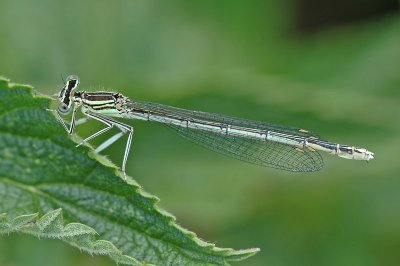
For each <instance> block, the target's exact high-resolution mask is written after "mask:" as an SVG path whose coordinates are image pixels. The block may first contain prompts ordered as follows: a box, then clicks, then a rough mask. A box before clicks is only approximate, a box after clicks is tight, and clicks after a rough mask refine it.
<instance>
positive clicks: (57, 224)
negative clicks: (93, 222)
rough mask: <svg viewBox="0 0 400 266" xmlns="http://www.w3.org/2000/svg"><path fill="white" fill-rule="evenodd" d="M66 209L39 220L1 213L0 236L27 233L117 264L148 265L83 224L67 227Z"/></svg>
mask: <svg viewBox="0 0 400 266" xmlns="http://www.w3.org/2000/svg"><path fill="white" fill-rule="evenodd" d="M63 220H64V219H63V213H62V209H56V210H52V211H49V212H48V213H46V214H44V215H42V216H41V217H40V218H39V215H38V214H37V213H33V214H27V215H20V216H17V217H15V218H13V219H9V218H8V217H7V215H6V214H0V235H5V234H7V235H9V234H11V233H16V232H19V233H25V234H30V235H33V236H36V237H38V238H51V239H58V240H62V241H64V242H66V243H68V244H70V245H72V246H74V247H77V248H79V249H80V250H82V251H84V252H87V253H89V254H91V255H104V256H108V257H110V258H111V259H112V260H114V261H115V262H116V263H117V264H122V265H134V266H137V265H146V264H143V263H141V262H139V261H138V260H137V259H135V258H133V257H130V256H127V255H124V254H123V253H122V251H121V250H119V249H118V248H117V247H116V246H115V245H114V244H112V243H111V242H110V241H107V240H101V239H100V240H98V239H96V237H97V235H98V234H97V232H96V231H95V230H94V229H93V228H91V227H90V226H87V225H85V224H81V223H69V224H66V225H64V224H63Z"/></svg>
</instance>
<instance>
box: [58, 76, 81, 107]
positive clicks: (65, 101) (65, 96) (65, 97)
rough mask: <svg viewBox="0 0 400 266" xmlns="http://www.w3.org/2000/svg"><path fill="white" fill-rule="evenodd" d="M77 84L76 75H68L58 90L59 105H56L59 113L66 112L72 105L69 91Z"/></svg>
mask: <svg viewBox="0 0 400 266" xmlns="http://www.w3.org/2000/svg"><path fill="white" fill-rule="evenodd" d="M78 85H79V79H78V77H76V76H69V77H68V78H67V82H66V83H65V85H64V87H63V88H62V89H61V91H60V95H59V98H60V105H59V107H58V111H59V112H60V113H61V114H67V113H68V112H69V111H70V109H71V105H72V101H71V93H72V91H73V90H74V89H75V88H76V87H78Z"/></svg>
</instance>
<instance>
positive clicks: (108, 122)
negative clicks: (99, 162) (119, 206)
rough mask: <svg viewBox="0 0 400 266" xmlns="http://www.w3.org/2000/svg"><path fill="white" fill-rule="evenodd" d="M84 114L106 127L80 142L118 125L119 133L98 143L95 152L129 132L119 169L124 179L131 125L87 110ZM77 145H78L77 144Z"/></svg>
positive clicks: (130, 141)
mask: <svg viewBox="0 0 400 266" xmlns="http://www.w3.org/2000/svg"><path fill="white" fill-rule="evenodd" d="M85 114H86V115H87V116H88V117H91V118H93V119H96V120H98V121H100V122H102V123H104V124H106V125H107V127H106V128H104V129H102V130H100V131H98V132H96V133H94V134H93V135H91V136H89V137H87V138H86V139H84V140H83V141H82V143H83V142H86V141H88V140H90V139H93V138H95V137H97V136H99V135H101V134H103V133H104V132H106V131H108V130H109V129H111V128H112V127H113V126H116V127H118V128H119V129H120V130H121V132H120V133H118V134H116V135H114V136H112V137H111V138H109V139H108V140H106V141H105V142H103V143H102V144H100V146H99V147H98V148H97V149H96V150H95V151H96V152H100V151H102V150H104V149H105V148H107V147H108V146H110V145H111V144H113V143H114V142H115V141H116V140H118V139H119V138H120V137H122V136H123V135H124V134H125V133H126V132H129V135H128V140H127V142H126V146H125V153H124V159H123V161H122V167H121V171H122V173H123V174H124V177H125V180H126V172H125V168H126V162H127V160H128V155H129V151H130V148H131V144H132V137H133V127H131V126H129V125H126V124H123V123H120V122H118V121H115V120H113V119H111V118H109V117H106V116H102V115H99V114H94V113H90V112H87V113H85ZM82 143H81V144H82ZM81 144H79V145H81ZM79 145H78V146H79Z"/></svg>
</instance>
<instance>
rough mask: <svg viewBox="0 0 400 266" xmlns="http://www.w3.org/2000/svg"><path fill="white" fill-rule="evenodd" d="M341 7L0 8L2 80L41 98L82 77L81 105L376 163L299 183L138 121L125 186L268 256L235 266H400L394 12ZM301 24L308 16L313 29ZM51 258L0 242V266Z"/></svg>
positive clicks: (121, 4) (99, 4)
mask: <svg viewBox="0 0 400 266" xmlns="http://www.w3.org/2000/svg"><path fill="white" fill-rule="evenodd" d="M342 2H344V1H338V2H337V3H336V5H334V6H332V7H331V8H329V9H327V8H326V7H325V9H323V10H322V9H321V8H322V7H321V4H319V5H317V4H316V3H315V1H289V0H287V1H276V0H272V1H268V2H265V1H256V0H255V1H211V0H206V1H197V2H196V1H178V0H176V1H168V2H166V1H145V0H138V1H117V2H113V3H111V2H109V1H93V0H92V1H85V2H81V1H76V0H72V1H68V2H56V1H50V0H47V1H46V0H40V1H35V2H31V1H26V0H23V1H12V0H2V1H1V2H0V10H2V15H1V16H0V36H1V40H2V41H1V42H0V58H1V60H0V74H1V75H4V76H6V77H8V78H11V79H13V80H17V81H21V80H22V81H29V82H30V83H31V84H34V85H35V87H36V88H37V89H38V90H40V92H41V93H48V94H53V93H56V92H57V91H58V89H59V86H60V85H61V83H62V81H61V78H60V76H61V75H64V76H66V75H68V74H77V75H79V76H80V77H81V88H83V89H85V90H100V89H101V90H113V91H119V92H121V93H124V94H126V95H127V96H129V97H131V98H137V99H141V100H148V101H154V102H160V103H165V104H170V105H175V106H178V107H184V108H190V109H199V110H204V111H209V112H218V113H223V114H228V115H234V116H237V117H243V118H249V119H257V120H262V121H267V122H272V123H277V124H286V125H291V126H298V127H302V128H307V129H310V130H312V131H315V132H317V133H318V134H320V135H321V136H322V137H323V138H325V139H328V140H331V141H335V142H339V143H343V144H351V145H356V146H365V147H366V148H368V149H370V150H371V151H373V152H375V154H376V159H374V160H373V161H372V162H371V163H369V164H366V163H364V162H355V161H347V160H343V159H339V158H335V157H333V156H332V157H329V156H325V158H324V159H325V168H324V169H323V170H322V171H321V172H318V173H313V174H294V173H287V172H282V171H278V170H273V169H265V168H260V167H257V166H253V165H249V164H246V163H242V162H237V161H235V160H233V159H230V158H225V157H223V156H221V155H218V154H214V153H212V152H209V151H206V150H203V149H202V148H201V147H197V146H195V145H193V144H191V143H189V142H186V141H185V140H182V139H180V138H179V137H178V136H175V135H174V134H173V133H172V132H170V131H169V130H167V129H165V128H164V127H162V126H160V125H154V124H148V123H143V122H136V121H134V122H130V123H131V124H132V125H133V126H134V127H135V130H136V131H135V132H136V134H135V138H134V143H133V147H132V153H131V156H130V159H129V162H128V163H129V169H128V172H129V173H132V175H133V176H134V177H135V178H136V179H137V180H138V182H139V183H141V184H142V185H143V186H144V187H145V189H146V190H147V191H149V192H151V193H153V194H156V195H157V196H158V197H159V198H161V200H162V201H161V205H162V206H163V207H164V208H166V209H168V210H169V211H170V212H172V213H174V214H175V215H176V216H177V217H178V220H179V221H180V223H181V224H182V225H184V226H185V227H187V228H189V229H190V230H192V231H196V232H198V233H199V235H200V236H201V237H204V238H205V239H209V240H215V241H216V242H217V243H218V245H220V246H232V247H237V248H240V247H243V246H257V247H260V248H261V252H260V253H259V254H258V255H257V256H255V257H253V258H251V259H249V260H248V261H246V262H242V263H236V264H235V265H397V264H398V261H400V255H399V253H398V250H399V248H400V227H399V224H400V204H399V202H400V194H399V193H398V191H400V179H399V173H400V166H399V164H398V158H400V152H399V148H398V147H400V140H399V137H398V136H399V133H400V123H399V121H400V108H399V101H400V90H399V87H400V75H399V69H400V48H399V47H400V34H399V33H400V18H399V13H398V12H399V11H398V10H399V8H398V6H399V4H398V2H396V3H397V5H396V3H394V4H393V3H391V5H389V4H388V6H390V8H386V9H385V8H383V9H384V11H381V10H382V8H381V7H380V6H383V5H384V3H386V1H380V3H381V5H380V6H374V5H373V3H372V2H373V1H367V2H368V4H367V2H365V1H363V2H362V3H359V1H356V2H354V3H353V6H349V5H347V6H344V7H343V5H344V4H342ZM375 2H377V1H375ZM341 4H342V6H340V5H341ZM331 5H332V4H331ZM367 7H369V8H370V9H371V10H375V11H380V12H366V11H365V10H366V8H367ZM346 10H353V11H352V12H355V13H354V14H353V15H351V12H348V13H349V14H350V15H349V14H345V15H346V16H344V15H343V12H345V11H346ZM354 10H355V11H354ZM357 10H359V11H357ZM326 12H329V13H326ZM307 14H314V16H312V18H310V20H307V21H306V22H307V23H305V22H304V21H303V20H302V19H301V18H302V17H308V16H307ZM341 14H342V16H340V15H341ZM359 14H362V16H361V15H359ZM365 14H366V15H365ZM318 15H320V17H322V18H325V20H324V19H321V18H316V16H318ZM328 15H329V16H328ZM331 17H333V19H330V18H331ZM337 17H345V18H346V19H335V18H337ZM352 17H358V18H357V19H351V18H352ZM349 18H350V19H349ZM302 21H303V22H302ZM310 21H311V22H310ZM326 21H328V22H326ZM302 23H303V24H302ZM302 25H307V27H304V26H303V27H302ZM319 25H323V26H319ZM99 127H100V125H98V124H97V123H95V122H93V123H90V125H89V126H87V127H83V128H80V129H79V130H78V132H79V134H80V135H82V136H88V135H89V134H90V133H91V132H93V131H94V130H96V128H99ZM110 134H111V133H110ZM105 137H107V136H105ZM98 141H99V142H100V141H101V139H99V140H98ZM123 147H124V141H120V142H118V143H117V144H116V145H114V146H113V147H111V148H110V149H109V150H107V151H106V153H107V154H109V156H110V158H111V159H112V160H113V161H115V162H116V163H117V164H118V163H120V160H121V156H122V154H121V151H122V150H123ZM161 177H162V178H161ZM48 243H49V242H47V241H44V240H41V241H37V240H32V239H30V238H25V237H20V236H14V237H13V238H12V241H11V242H7V244H6V243H5V242H3V241H0V254H1V256H0V257H1V260H2V261H0V263H1V265H11V264H12V265H33V264H32V263H34V261H35V260H32V261H30V260H29V261H26V260H24V258H26V257H32V258H37V257H40V256H42V255H41V254H43V252H46V251H44V250H45V249H44V247H45V246H46V245H47V246H50V244H48ZM52 250H54V252H53V253H54V256H55V258H59V257H62V258H63V262H62V263H63V264H62V263H60V264H59V265H88V260H89V261H93V265H95V264H96V265H97V262H95V261H97V260H99V259H98V258H93V259H92V258H87V256H86V255H80V256H75V255H70V253H73V252H75V251H71V250H69V248H68V247H65V246H62V245H56V246H55V247H52ZM17 251H20V252H17ZM53 253H52V254H53ZM22 254H23V256H22ZM60 254H63V255H62V256H61V255H60ZM73 254H75V253H73ZM50 262H51V261H49V262H48V263H49V264H47V265H54V263H50ZM37 263H38V264H36V265H45V263H46V262H43V261H40V259H38V260H37ZM101 263H103V264H102V265H112V262H109V261H106V260H101Z"/></svg>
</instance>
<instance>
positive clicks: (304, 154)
mask: <svg viewBox="0 0 400 266" xmlns="http://www.w3.org/2000/svg"><path fill="white" fill-rule="evenodd" d="M128 105H129V107H133V108H138V109H142V110H148V111H151V112H155V113H159V114H166V115H179V116H180V117H181V118H182V119H188V120H191V119H200V120H206V121H212V122H218V123H223V124H228V125H235V126H241V127H246V128H255V129H261V130H271V131H274V132H280V133H284V134H291V135H296V136H300V137H316V136H315V134H313V133H312V132H308V131H305V130H302V129H299V128H294V127H286V126H280V125H274V124H269V123H263V122H259V121H252V120H245V119H238V118H235V117H230V116H224V115H219V114H213V113H206V112H200V111H191V110H185V109H180V108H176V107H172V106H167V105H161V104H156V103H149V102H141V101H134V102H133V101H132V102H130V103H129V104H128ZM167 126H168V127H169V128H171V129H173V130H174V131H175V132H176V133H178V134H179V135H181V136H183V137H184V138H186V139H188V140H190V141H192V142H194V143H197V144H199V145H201V146H203V147H206V148H208V149H211V150H213V151H216V152H219V153H222V154H225V155H228V156H231V157H233V158H236V159H239V160H242V161H246V162H249V163H253V164H257V165H261V166H266V167H272V168H277V169H283V170H287V171H294V172H313V171H318V170H320V169H321V168H322V167H323V159H322V157H321V155H320V154H319V153H318V152H317V151H313V150H309V149H304V150H299V149H295V148H294V147H292V146H289V145H285V144H281V143H277V142H270V141H269V142H267V141H260V140H254V139H248V138H240V137H233V136H228V135H221V134H218V133H214V132H208V131H204V130H196V129H193V128H186V127H180V126H176V125H169V124H167Z"/></svg>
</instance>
